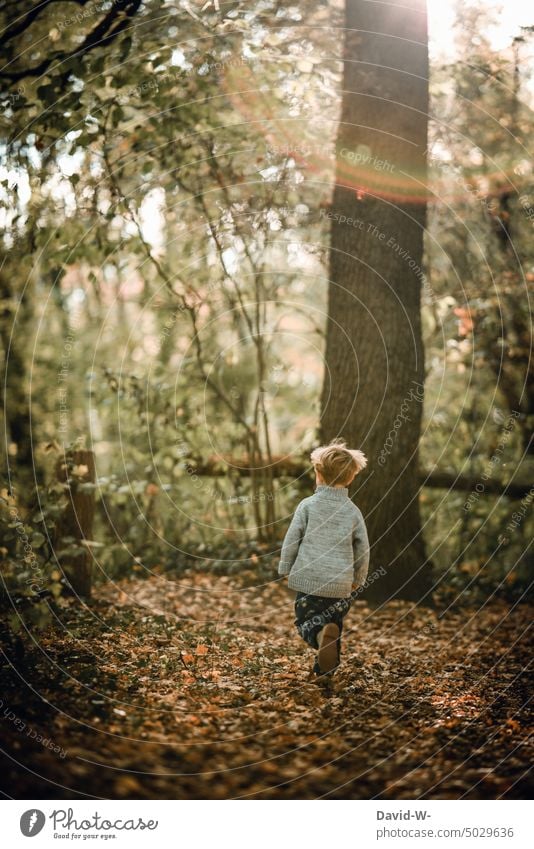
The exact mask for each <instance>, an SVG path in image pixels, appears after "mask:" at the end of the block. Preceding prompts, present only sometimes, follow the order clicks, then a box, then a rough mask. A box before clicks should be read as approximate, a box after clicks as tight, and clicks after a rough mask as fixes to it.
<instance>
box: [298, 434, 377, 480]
mask: <svg viewBox="0 0 534 849" xmlns="http://www.w3.org/2000/svg"><path fill="white" fill-rule="evenodd" d="M310 460H311V461H312V463H313V466H314V468H315V470H316V471H317V472H319V473H320V475H321V477H322V478H323V480H324V482H325V483H326V484H327V485H328V486H333V485H334V484H339V485H340V486H348V484H349V483H350V481H351V480H352V478H353V477H354V475H357V474H358V472H361V471H362V469H365V467H366V465H367V457H366V456H365V454H364V453H363V452H362V451H358V450H357V449H355V448H347V443H346V442H345V440H344V439H333V440H332V441H331V442H329V443H328V445H321V446H320V447H319V448H314V450H313V451H312V452H311V454H310Z"/></svg>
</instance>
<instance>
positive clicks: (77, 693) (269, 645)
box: [0, 572, 533, 799]
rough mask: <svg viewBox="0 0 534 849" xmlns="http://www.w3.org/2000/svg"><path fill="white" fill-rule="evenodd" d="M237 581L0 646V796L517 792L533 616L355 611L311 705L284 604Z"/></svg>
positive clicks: (195, 583) (305, 660) (245, 580)
mask: <svg viewBox="0 0 534 849" xmlns="http://www.w3.org/2000/svg"><path fill="white" fill-rule="evenodd" d="M253 581H254V576H253V575H252V574H251V573H244V574H241V575H240V577H239V581H238V579H237V578H236V577H214V576H213V575H209V574H198V573H193V572H191V573H188V574H186V575H182V576H181V577H180V579H179V580H175V581H172V580H169V578H168V577H163V576H161V577H158V576H154V577H152V578H150V579H148V580H134V581H124V582H123V583H121V584H120V585H118V586H117V585H111V584H109V585H107V586H106V587H105V588H104V589H100V590H98V591H97V593H96V596H95V599H94V602H93V603H92V604H91V606H90V607H85V608H81V607H80V606H79V605H78V604H77V603H75V602H74V601H66V602H62V603H61V606H60V607H59V608H57V609H56V613H55V617H56V618H55V624H54V626H53V627H51V628H49V629H47V630H46V632H44V633H41V634H40V635H39V637H38V638H34V640H33V641H32V640H31V639H30V638H29V637H28V635H26V634H22V635H21V636H19V637H17V638H15V639H13V638H11V639H10V640H8V641H7V642H6V646H5V651H6V655H7V656H8V657H9V660H10V661H11V664H12V666H9V665H5V664H4V667H3V670H2V689H1V700H2V702H3V704H2V705H1V706H0V719H1V720H2V721H1V723H0V739H1V745H2V749H3V750H4V752H5V756H3V760H4V763H3V767H2V771H1V778H0V782H1V785H2V789H3V792H4V794H5V795H7V796H9V797H15V798H84V797H90V798H91V797H97V798H150V799H158V798H178V799H182V798H207V799H229V798H259V799H270V798H296V799H309V798H317V797H326V798H353V799H362V798H363V799H369V798H382V799H408V798H409V799H413V798H432V799H443V798H473V799H475V798H525V797H528V795H529V790H528V781H529V773H528V767H529V764H531V763H532V762H533V746H532V737H531V736H529V731H530V730H531V729H529V725H528V711H529V692H528V683H529V675H528V673H529V669H530V664H531V660H530V656H529V648H530V645H531V643H530V640H529V628H530V627H531V623H532V607H528V606H527V605H517V606H516V607H515V608H512V607H510V606H509V605H506V604H504V603H500V602H492V603H488V604H487V605H486V606H483V607H480V608H478V609H476V610H475V609H466V608H461V609H457V610H449V611H446V612H443V611H442V612H441V613H440V612H439V611H434V610H429V609H426V608H418V609H412V606H411V605H410V604H408V603H404V602H393V603H389V604H388V605H387V606H385V607H383V608H378V609H374V610H371V609H370V608H369V607H368V606H367V605H366V604H365V603H364V602H357V603H355V605H354V606H353V608H352V610H351V612H350V614H349V616H348V618H347V620H346V622H347V631H346V635H345V641H344V653H343V663H342V666H341V668H340V670H339V672H338V675H337V682H336V689H335V691H334V693H333V694H331V695H327V694H325V693H324V692H323V691H322V690H321V689H320V688H318V687H317V686H316V685H315V684H314V683H313V682H311V681H310V675H309V670H310V665H311V660H312V651H311V650H310V649H308V648H307V647H306V645H305V644H304V643H303V642H301V640H300V639H299V637H298V635H297V633H296V631H295V629H294V626H293V610H292V597H293V594H292V593H290V592H289V591H288V590H287V589H286V588H285V587H283V586H281V585H280V584H279V583H278V582H274V583H272V582H271V583H266V584H264V585H262V586H260V587H257V586H253V585H252V583H253ZM39 735H40V737H39ZM54 748H55V751H54Z"/></svg>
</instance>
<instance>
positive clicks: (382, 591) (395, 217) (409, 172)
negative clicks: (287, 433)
mask: <svg viewBox="0 0 534 849" xmlns="http://www.w3.org/2000/svg"><path fill="white" fill-rule="evenodd" d="M345 32H346V38H345V52H344V79H343V99H342V109H341V121H340V125H339V131H338V146H337V170H336V185H335V189H334V196H333V202H332V209H331V213H330V215H329V217H330V219H331V222H332V225H331V241H330V284H329V299H328V320H327V332H326V351H325V380H324V384H323V394H322V399H321V423H320V438H321V442H327V441H329V440H330V439H332V438H334V437H336V436H341V437H343V438H345V439H346V440H347V442H348V444H349V447H353V448H361V449H362V450H363V451H364V452H365V453H366V454H367V456H368V460H369V465H368V469H367V470H366V471H365V472H364V473H362V474H361V476H359V477H357V478H356V480H355V482H354V484H353V486H352V487H351V495H356V498H355V501H356V503H357V504H358V505H359V506H360V508H361V509H362V512H363V514H364V516H365V520H366V523H367V526H368V530H369V536H370V540H371V558H372V568H376V567H379V566H382V567H384V569H385V570H386V576H385V577H384V578H383V579H381V580H380V581H376V582H375V583H374V584H373V585H372V587H371V588H370V590H369V593H368V595H369V597H371V598H374V599H375V600H386V599H388V598H391V597H392V596H398V597H402V598H407V599H413V600H422V599H423V598H425V597H427V600H428V595H429V593H430V590H431V573H430V567H429V563H428V561H427V558H426V556H425V549H424V543H423V537H422V533H421V522H420V515H419V503H418V494H419V480H418V466H417V460H418V443H419V436H420V426H421V413H422V402H421V400H420V399H421V396H422V392H423V384H424V354H423V345H422V338H421V323H420V295H421V286H422V282H423V281H424V277H423V272H422V256H423V234H424V229H425V223H426V147H427V122H428V40H427V19H426V9H425V3H424V0H412V2H411V3H410V5H408V6H406V5H405V4H403V5H402V6H394V5H393V6H392V5H390V4H384V3H367V2H362V0H347V2H346V12H345Z"/></svg>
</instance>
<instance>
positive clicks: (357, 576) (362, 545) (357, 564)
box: [352, 515, 369, 587]
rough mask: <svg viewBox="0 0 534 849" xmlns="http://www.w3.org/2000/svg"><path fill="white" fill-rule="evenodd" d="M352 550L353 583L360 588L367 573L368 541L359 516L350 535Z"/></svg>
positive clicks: (363, 524) (362, 521) (361, 517)
mask: <svg viewBox="0 0 534 849" xmlns="http://www.w3.org/2000/svg"><path fill="white" fill-rule="evenodd" d="M352 550H353V552H354V583H355V584H356V585H357V586H358V587H361V586H362V584H363V583H364V582H365V579H366V578H367V572H368V571H369V539H368V536H367V528H366V527H365V522H364V520H363V516H361V515H360V516H359V517H358V521H357V524H356V528H355V530H354V532H353V534H352Z"/></svg>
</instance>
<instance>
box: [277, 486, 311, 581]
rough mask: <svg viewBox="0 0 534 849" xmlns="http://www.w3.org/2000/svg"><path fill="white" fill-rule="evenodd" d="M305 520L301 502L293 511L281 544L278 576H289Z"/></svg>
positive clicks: (304, 526) (302, 535)
mask: <svg viewBox="0 0 534 849" xmlns="http://www.w3.org/2000/svg"><path fill="white" fill-rule="evenodd" d="M306 520H307V517H306V509H305V508H304V507H303V506H302V501H301V502H300V504H299V505H298V506H297V509H296V510H295V513H294V516H293V518H292V519H291V523H290V525H289V528H288V529H287V533H286V535H285V537H284V541H283V543H282V550H281V552H280V563H279V564H278V574H279V575H289V573H290V571H291V567H292V566H293V563H294V562H295V560H296V559H297V554H298V550H299V546H300V543H301V542H302V538H303V537H304V532H305V530H306Z"/></svg>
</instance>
